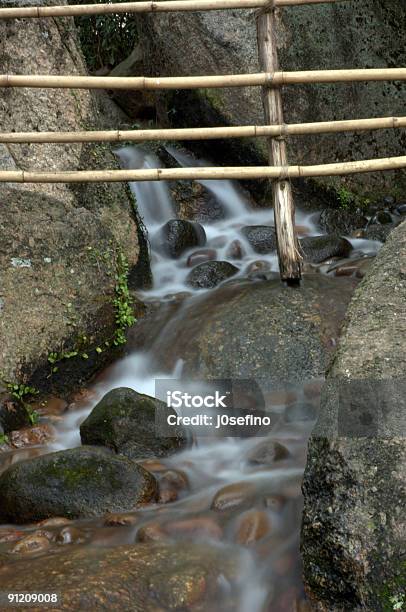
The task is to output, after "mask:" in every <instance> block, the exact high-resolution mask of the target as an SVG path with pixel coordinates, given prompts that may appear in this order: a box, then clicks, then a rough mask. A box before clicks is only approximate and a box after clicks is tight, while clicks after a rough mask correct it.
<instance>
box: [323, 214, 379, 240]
mask: <svg viewBox="0 0 406 612" xmlns="http://www.w3.org/2000/svg"><path fill="white" fill-rule="evenodd" d="M367 223H368V219H367V218H366V217H364V215H363V214H362V213H360V212H357V211H349V210H342V209H336V208H326V209H324V210H323V211H322V212H321V214H320V218H319V225H320V227H321V229H322V230H323V231H325V232H326V233H327V234H336V235H339V236H340V235H341V236H342V235H349V234H351V233H352V232H353V231H354V230H357V229H361V228H363V227H365V226H366V224H367Z"/></svg>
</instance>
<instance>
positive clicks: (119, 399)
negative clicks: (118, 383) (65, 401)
mask: <svg viewBox="0 0 406 612" xmlns="http://www.w3.org/2000/svg"><path fill="white" fill-rule="evenodd" d="M157 411H161V414H162V415H165V416H169V415H170V414H173V415H176V413H175V411H174V410H172V411H171V410H170V409H169V408H167V406H166V404H165V403H164V402H161V401H160V400H157V399H155V398H153V397H149V396H148V395H142V394H141V393H137V392H136V391H134V390H133V389H127V388H125V387H122V388H118V389H113V390H112V391H109V393H107V394H106V395H105V396H104V397H103V399H102V400H101V401H100V402H99V403H98V404H97V405H96V406H95V407H94V408H93V410H92V412H91V413H90V414H89V416H88V417H87V418H86V419H85V420H84V421H83V423H82V424H81V426H80V437H81V439H82V443H83V444H95V445H100V446H107V447H108V448H111V449H113V450H114V451H115V452H116V453H120V454H121V455H126V456H127V457H129V458H131V459H139V458H143V457H165V456H167V455H171V454H172V453H174V452H176V451H177V450H179V449H180V448H183V447H184V446H185V445H186V433H185V431H184V430H183V429H182V428H180V427H176V426H174V427H173V428H172V429H171V431H172V433H173V437H165V438H164V437H163V438H160V437H158V436H157V435H156V423H155V417H156V414H157Z"/></svg>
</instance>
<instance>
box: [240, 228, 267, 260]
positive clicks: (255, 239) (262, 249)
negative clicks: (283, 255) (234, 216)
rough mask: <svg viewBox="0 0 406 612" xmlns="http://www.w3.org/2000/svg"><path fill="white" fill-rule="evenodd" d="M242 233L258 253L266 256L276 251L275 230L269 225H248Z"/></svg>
mask: <svg viewBox="0 0 406 612" xmlns="http://www.w3.org/2000/svg"><path fill="white" fill-rule="evenodd" d="M241 233H242V234H243V236H245V238H246V239H247V240H248V242H249V244H250V246H251V247H252V248H253V249H254V251H255V252H256V253H261V254H262V255H266V254H268V253H273V252H274V251H276V233H275V228H273V227H270V226H268V225H246V226H245V227H243V228H242V229H241Z"/></svg>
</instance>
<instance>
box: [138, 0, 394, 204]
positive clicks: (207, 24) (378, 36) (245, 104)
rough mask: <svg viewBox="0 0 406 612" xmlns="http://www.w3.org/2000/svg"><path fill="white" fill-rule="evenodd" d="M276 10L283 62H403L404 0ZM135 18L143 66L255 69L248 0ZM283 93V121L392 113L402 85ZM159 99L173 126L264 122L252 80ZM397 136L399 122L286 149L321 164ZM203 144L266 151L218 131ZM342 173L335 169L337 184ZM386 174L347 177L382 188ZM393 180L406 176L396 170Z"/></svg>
mask: <svg viewBox="0 0 406 612" xmlns="http://www.w3.org/2000/svg"><path fill="white" fill-rule="evenodd" d="M276 15H277V24H278V31H277V35H278V50H279V58H280V66H281V69H282V70H286V71H289V70H312V69H316V70H318V69H332V68H343V69H345V68H364V67H376V68H379V67H387V66H399V67H401V66H403V65H405V62H406V49H405V46H404V44H403V31H402V25H401V24H402V23H404V21H405V19H406V5H405V3H404V1H403V0H392V1H391V2H387V3H382V2H381V0H364V1H363V2H359V1H358V0H352V1H350V2H343V3H339V2H338V3H330V4H321V5H319V6H300V7H299V6H294V7H287V8H283V9H279V10H277V11H276ZM139 21H140V24H141V28H140V42H141V45H142V48H143V52H144V72H146V73H147V74H151V75H161V76H163V75H165V76H167V75H204V74H232V73H234V74H236V73H255V72H258V69H259V66H258V53H257V35H256V19H255V11H254V10H251V11H249V10H241V11H237V10H233V11H231V10H227V11H207V12H200V13H198V12H196V13H178V14H176V13H167V14H153V15H146V16H143V17H140V18H139ZM185 32H187V36H185ZM180 41H181V44H180ZM283 98H284V110H285V120H286V122H289V123H298V122H313V121H320V120H323V121H329V120H339V119H349V118H356V117H360V118H362V117H375V116H393V115H397V114H398V115H401V114H402V113H403V109H404V90H403V88H401V87H399V86H398V84H397V83H393V82H392V83H391V82H387V83H382V82H381V83H348V84H342V83H339V84H336V85H334V84H331V85H327V86H326V85H324V86H323V85H295V86H288V87H285V88H284V89H283ZM160 100H161V101H162V96H161V97H160ZM165 101H166V109H167V111H170V113H169V114H165V120H166V121H167V120H168V118H169V119H170V120H171V121H172V122H173V123H174V124H175V125H178V126H181V125H182V126H183V125H186V124H187V125H189V126H197V125H210V124H211V125H224V124H229V125H261V124H263V123H264V117H263V113H262V102H261V92H260V88H258V87H247V88H224V89H201V90H199V91H197V92H193V91H192V92H185V91H179V92H175V93H172V92H171V93H170V94H169V95H166V96H165ZM349 101H351V102H350V103H349ZM402 138H403V136H402V132H401V131H400V130H399V131H397V130H380V131H377V132H374V133H373V134H372V133H371V132H365V133H356V134H355V133H351V132H350V133H346V134H337V135H329V136H328V137H325V136H323V135H311V136H300V137H294V138H289V141H288V143H289V159H290V160H291V162H292V163H298V162H299V163H306V164H312V163H316V164H318V163H328V162H335V161H339V160H351V159H365V158H372V157H376V151H380V152H381V153H382V154H389V153H390V154H391V155H402V153H403V151H404V145H403V141H402ZM199 146H201V143H199ZM207 150H208V152H209V153H210V154H211V155H212V156H216V155H217V156H220V158H221V157H222V159H220V161H221V162H223V161H224V153H225V151H227V153H228V161H229V162H230V163H231V161H232V163H238V162H241V161H244V160H245V162H251V161H254V160H255V159H256V160H257V162H258V161H266V146H265V142H263V141H262V139H257V140H256V141H255V142H252V141H248V142H247V141H246V144H245V145H244V146H243V145H242V144H241V143H240V142H237V143H236V144H235V145H234V144H233V143H230V142H227V143H225V142H221V141H220V142H219V143H217V144H216V147H212V146H211V145H209V146H208V147H207ZM341 180H342V179H336V184H340V181H341ZM392 181H393V175H392V174H391V173H386V174H385V173H376V174H365V175H362V176H357V177H356V178H351V177H349V178H348V179H346V184H347V185H349V186H350V187H352V188H355V189H359V188H360V186H362V185H364V186H367V187H368V189H369V190H370V191H371V193H374V189H375V187H376V188H382V191H384V186H385V185H389V186H390V185H391V183H392ZM329 182H333V179H329ZM341 184H342V183H341ZM397 184H398V185H399V187H400V185H401V184H403V185H404V184H405V178H404V175H403V176H402V173H401V172H398V176H397ZM375 193H376V192H375Z"/></svg>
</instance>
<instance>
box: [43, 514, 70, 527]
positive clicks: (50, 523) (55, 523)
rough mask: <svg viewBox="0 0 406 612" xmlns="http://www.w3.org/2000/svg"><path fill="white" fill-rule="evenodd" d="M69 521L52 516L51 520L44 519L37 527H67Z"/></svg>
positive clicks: (62, 517) (61, 517)
mask: <svg viewBox="0 0 406 612" xmlns="http://www.w3.org/2000/svg"><path fill="white" fill-rule="evenodd" d="M70 522H71V521H70V520H69V519H67V518H65V517H64V516H53V517H52V518H49V519H45V520H44V521H40V522H39V523H38V527H61V526H64V525H69V523H70Z"/></svg>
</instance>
